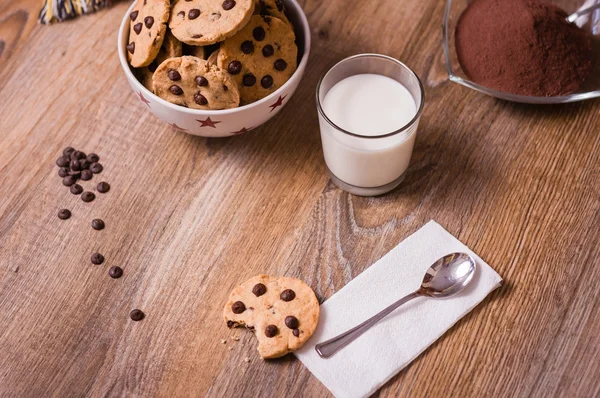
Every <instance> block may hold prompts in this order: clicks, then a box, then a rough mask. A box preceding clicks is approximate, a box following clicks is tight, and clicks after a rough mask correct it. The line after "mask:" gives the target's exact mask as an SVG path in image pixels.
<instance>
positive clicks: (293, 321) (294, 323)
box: [285, 315, 299, 329]
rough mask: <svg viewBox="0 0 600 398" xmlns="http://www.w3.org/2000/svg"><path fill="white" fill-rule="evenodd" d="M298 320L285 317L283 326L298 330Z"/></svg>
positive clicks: (292, 317)
mask: <svg viewBox="0 0 600 398" xmlns="http://www.w3.org/2000/svg"><path fill="white" fill-rule="evenodd" d="M298 325H299V323H298V318H296V317H295V316H292V315H290V316H286V317H285V326H287V327H288V328H290V329H298Z"/></svg>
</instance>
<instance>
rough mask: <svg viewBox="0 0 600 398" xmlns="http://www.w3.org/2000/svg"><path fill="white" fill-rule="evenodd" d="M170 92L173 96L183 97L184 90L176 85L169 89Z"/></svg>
mask: <svg viewBox="0 0 600 398" xmlns="http://www.w3.org/2000/svg"><path fill="white" fill-rule="evenodd" d="M169 91H170V92H171V94H173V95H181V94H183V90H182V89H181V87H179V86H178V85H176V84H174V85H172V86H171V87H169Z"/></svg>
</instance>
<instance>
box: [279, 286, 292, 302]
mask: <svg viewBox="0 0 600 398" xmlns="http://www.w3.org/2000/svg"><path fill="white" fill-rule="evenodd" d="M279 298H281V299H282V300H283V301H292V300H293V299H295V298H296V293H295V292H294V291H293V290H292V289H286V290H284V291H283V292H281V295H279Z"/></svg>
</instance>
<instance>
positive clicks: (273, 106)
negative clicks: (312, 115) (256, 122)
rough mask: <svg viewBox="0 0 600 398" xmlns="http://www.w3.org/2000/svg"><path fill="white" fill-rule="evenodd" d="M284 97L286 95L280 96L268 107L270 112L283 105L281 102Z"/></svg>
mask: <svg viewBox="0 0 600 398" xmlns="http://www.w3.org/2000/svg"><path fill="white" fill-rule="evenodd" d="M285 97H287V95H284V96H283V97H282V96H281V95H280V96H279V98H278V99H277V101H275V103H274V104H273V105H269V108H271V112H273V111H274V110H275V109H277V108H279V107H280V106H282V105H283V100H284V99H285ZM271 112H269V113H271Z"/></svg>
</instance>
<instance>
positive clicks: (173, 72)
mask: <svg viewBox="0 0 600 398" xmlns="http://www.w3.org/2000/svg"><path fill="white" fill-rule="evenodd" d="M167 76H169V79H171V80H172V81H174V82H176V81H179V80H181V75H180V74H179V72H177V71H176V70H175V69H169V72H168V73H167Z"/></svg>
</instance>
